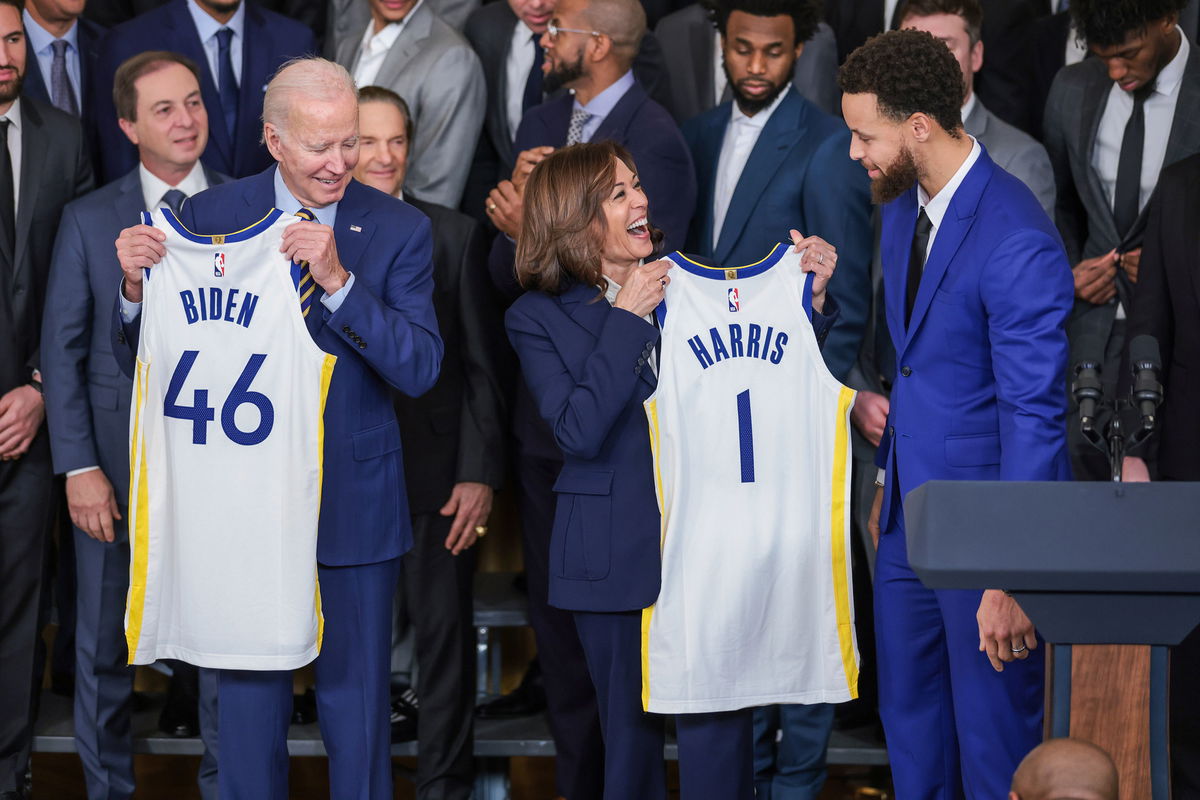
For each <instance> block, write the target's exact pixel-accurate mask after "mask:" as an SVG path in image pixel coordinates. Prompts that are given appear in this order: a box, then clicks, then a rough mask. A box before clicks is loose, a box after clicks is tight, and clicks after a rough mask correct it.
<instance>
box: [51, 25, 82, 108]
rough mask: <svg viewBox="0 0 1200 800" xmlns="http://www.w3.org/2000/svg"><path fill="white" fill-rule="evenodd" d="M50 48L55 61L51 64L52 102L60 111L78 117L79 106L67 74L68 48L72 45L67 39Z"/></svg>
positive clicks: (60, 40)
mask: <svg viewBox="0 0 1200 800" xmlns="http://www.w3.org/2000/svg"><path fill="white" fill-rule="evenodd" d="M50 46H51V47H53V48H54V60H53V61H51V62H50V102H51V103H53V104H54V107H55V108H57V109H58V110H59V111H65V112H67V113H68V114H70V115H72V116H75V117H78V116H79V104H78V102H76V100H75V89H74V87H73V86H71V76H70V75H69V74H67V47H69V46H70V45H69V43H68V42H67V41H66V40H65V39H55V40H54V42H53V43H51V45H50Z"/></svg>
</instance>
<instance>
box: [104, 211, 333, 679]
mask: <svg viewBox="0 0 1200 800" xmlns="http://www.w3.org/2000/svg"><path fill="white" fill-rule="evenodd" d="M144 221H145V222H146V223H147V224H150V225H154V226H155V227H157V228H158V229H159V230H161V231H163V232H164V233H165V234H166V236H167V239H166V242H165V243H164V244H165V247H166V251H167V254H166V257H165V258H163V260H162V261H161V262H160V263H159V264H158V265H157V266H155V267H154V268H152V269H148V270H146V271H145V279H144V283H143V303H142V319H141V339H140V342H139V345H138V357H137V375H136V376H135V378H134V387H133V392H134V396H133V403H132V406H133V407H132V410H131V414H130V442H131V447H130V465H131V470H130V485H129V543H130V570H129V575H130V585H129V597H128V603H127V606H126V612H125V637H126V641H127V643H128V645H129V663H131V664H149V663H150V662H152V661H155V660H156V659H159V658H174V659H179V660H181V661H186V662H188V663H191V664H196V665H198V666H201V667H217V668H224V669H249V670H283V669H293V668H296V667H300V666H303V665H304V664H307V663H308V662H310V661H312V660H313V659H314V658H315V657H316V655H317V653H318V652H319V651H320V647H321V632H322V631H321V629H322V618H321V597H320V590H319V588H318V586H317V556H316V552H317V515H318V513H319V509H320V499H321V449H322V445H323V442H322V439H323V427H322V414H323V413H324V409H325V397H326V394H327V392H328V389H329V381H330V378H331V377H332V375H333V366H334V357H333V356H331V355H327V354H325V353H323V352H321V350H319V349H318V348H317V346H316V344H314V343H313V340H312V337H311V336H310V335H309V333H308V330H307V329H306V327H305V324H304V320H303V319H302V317H301V314H300V305H299V299H298V296H297V293H296V288H295V285H294V283H293V278H292V275H291V270H290V264H289V263H288V259H287V257H286V256H284V255H283V254H282V253H280V252H279V245H280V240H281V237H282V234H283V229H284V228H286V227H287V226H288V225H290V224H291V223H293V222H295V221H297V218H296V217H293V216H290V215H285V214H283V212H281V211H279V210H273V211H271V213H270V214H268V215H267V216H266V217H264V218H263V219H261V220H260V221H258V222H256V223H255V224H253V225H251V226H250V227H248V228H246V229H245V230H241V231H238V232H237V233H231V234H227V235H224V236H199V235H196V234H194V233H191V232H190V231H188V230H187V229H185V228H184V227H183V225H182V224H181V223H180V222H179V221H178V220H177V219H176V218H175V216H174V215H173V214H172V213H171V212H170V211H169V210H167V209H159V210H158V211H155V212H154V213H153V214H145V215H144ZM316 311H319V309H317V310H315V311H314V313H316Z"/></svg>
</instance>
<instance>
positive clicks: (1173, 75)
mask: <svg viewBox="0 0 1200 800" xmlns="http://www.w3.org/2000/svg"><path fill="white" fill-rule="evenodd" d="M1175 30H1177V31H1179V39H1180V42H1179V52H1177V53H1176V54H1175V57H1174V58H1172V59H1171V60H1170V61H1169V62H1168V63H1167V65H1166V66H1165V67H1163V68H1162V70H1161V71H1160V72H1159V73H1158V79H1157V80H1156V81H1155V84H1154V91H1153V92H1151V93H1150V96H1149V97H1147V98H1146V102H1145V104H1144V105H1143V107H1142V110H1143V113H1144V114H1145V119H1146V138H1145V144H1144V145H1143V149H1142V181H1141V191H1140V192H1139V193H1138V209H1139V210H1141V209H1142V208H1143V207H1144V206H1145V205H1146V202H1147V201H1149V199H1150V195H1151V194H1152V193H1153V192H1154V187H1155V185H1156V184H1157V183H1158V173H1159V172H1160V171H1162V167H1163V159H1164V158H1166V155H1167V139H1168V138H1169V137H1170V135H1171V123H1172V122H1173V121H1174V119H1175V105H1176V104H1177V103H1178V102H1179V86H1180V84H1181V83H1182V82H1183V68H1184V65H1185V64H1187V59H1188V51H1189V50H1191V47H1190V45H1188V40H1187V37H1186V36H1184V35H1183V31H1182V30H1180V29H1179V27H1178V26H1176V28H1175ZM1132 114H1133V97H1132V96H1131V95H1130V94H1129V92H1125V91H1122V90H1121V87H1120V86H1119V85H1118V84H1116V83H1115V82H1114V83H1113V85H1112V88H1111V89H1109V91H1108V102H1107V104H1106V105H1105V106H1104V115H1103V116H1101V117H1100V129H1099V130H1098V131H1097V133H1096V142H1095V144H1094V145H1093V146H1092V159H1091V160H1092V168H1093V169H1094V170H1096V174H1097V175H1099V176H1100V185H1101V186H1103V187H1104V196H1105V198H1106V199H1107V200H1108V205H1109V206H1110V207H1111V206H1112V205H1113V202H1114V201H1115V199H1116V194H1117V169H1118V166H1119V164H1120V162H1121V140H1122V139H1124V138H1125V125H1126V124H1127V123H1128V122H1129V117H1130V116H1131V115H1132ZM1122 233H1124V231H1122Z"/></svg>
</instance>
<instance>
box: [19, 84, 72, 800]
mask: <svg viewBox="0 0 1200 800" xmlns="http://www.w3.org/2000/svg"><path fill="white" fill-rule="evenodd" d="M19 127H20V136H21V164H20V175H19V181H20V183H19V187H20V191H19V196H18V200H17V204H18V205H17V212H16V236H15V247H12V248H10V247H9V245H8V242H7V241H6V240H4V238H3V237H0V396H2V395H4V394H7V393H8V392H9V391H11V390H13V389H15V388H17V387H19V386H23V385H25V384H27V383H29V380H30V375H31V372H32V370H33V369H35V368H38V367H39V366H40V364H41V348H40V341H41V326H42V308H43V306H44V305H45V301H46V281H47V277H48V276H49V273H50V257H51V252H52V250H53V247H54V234H55V231H56V230H57V229H58V218H59V215H60V214H61V213H62V209H63V206H65V205H66V204H67V203H68V202H70V201H71V200H73V199H74V198H76V197H78V196H79V195H80V194H83V193H84V192H86V191H89V190H90V189H91V188H92V168H91V163H90V161H89V159H88V156H87V153H86V149H85V145H84V141H83V135H82V131H81V128H80V125H79V120H77V119H75V118H74V117H72V116H70V115H68V114H65V113H63V112H61V111H59V110H57V109H56V108H54V107H52V106H50V105H44V104H42V103H40V102H39V101H37V100H34V99H32V98H28V97H26V98H22V100H21V101H20V121H19ZM10 135H11V131H10ZM14 178H18V176H16V175H14ZM52 478H53V476H52V472H51V466H50V447H49V438H48V436H47V434H46V430H45V427H44V426H43V427H42V429H41V430H40V431H39V432H38V434H37V436H36V437H35V438H34V440H33V444H32V445H31V446H30V448H29V451H28V452H27V453H26V454H25V455H24V456H22V457H21V458H20V459H18V460H16V461H5V462H0V553H3V558H2V559H0V698H3V702H0V793H3V792H6V791H14V790H16V789H17V788H18V787H19V786H21V785H22V784H23V781H24V774H25V767H26V765H27V764H28V762H29V747H30V743H31V739H32V730H31V725H32V720H33V716H34V712H35V710H36V701H37V694H36V687H37V686H40V684H41V680H40V678H41V676H40V675H38V676H36V678H35V676H34V664H35V648H36V647H37V646H38V642H39V639H38V633H39V631H40V629H41V625H40V622H41V620H39V619H38V617H39V614H38V605H39V604H38V595H39V591H40V586H41V581H42V570H43V564H44V558H45V552H46V547H47V543H48V539H47V536H48V533H49V524H50V522H51V519H52V517H53V513H54V507H53V503H52V501H51V489H52Z"/></svg>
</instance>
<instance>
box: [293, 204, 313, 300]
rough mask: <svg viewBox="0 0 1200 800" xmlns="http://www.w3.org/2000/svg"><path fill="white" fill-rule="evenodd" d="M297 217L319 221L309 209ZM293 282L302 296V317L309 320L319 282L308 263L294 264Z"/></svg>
mask: <svg viewBox="0 0 1200 800" xmlns="http://www.w3.org/2000/svg"><path fill="white" fill-rule="evenodd" d="M296 216H297V217H299V218H300V219H306V220H308V221H309V222H316V221H317V218H316V216H315V215H314V214H313V213H312V212H311V211H309V210H308V209H307V208H302V209H300V210H299V211H297V212H296ZM292 281H293V282H294V283H295V284H296V291H297V292H298V293H299V294H300V315H301V316H302V317H304V318H305V319H307V318H308V312H309V311H312V304H313V293H314V292H315V291H316V289H317V282H316V281H314V280H313V276H312V271H311V270H309V268H308V262H307V261H301V262H300V263H299V264H297V263H295V262H292Z"/></svg>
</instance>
